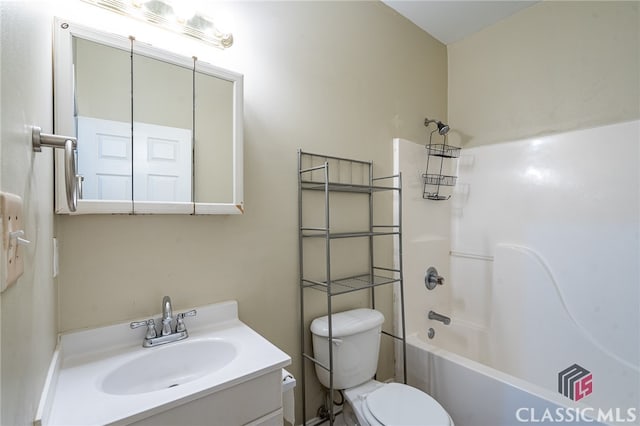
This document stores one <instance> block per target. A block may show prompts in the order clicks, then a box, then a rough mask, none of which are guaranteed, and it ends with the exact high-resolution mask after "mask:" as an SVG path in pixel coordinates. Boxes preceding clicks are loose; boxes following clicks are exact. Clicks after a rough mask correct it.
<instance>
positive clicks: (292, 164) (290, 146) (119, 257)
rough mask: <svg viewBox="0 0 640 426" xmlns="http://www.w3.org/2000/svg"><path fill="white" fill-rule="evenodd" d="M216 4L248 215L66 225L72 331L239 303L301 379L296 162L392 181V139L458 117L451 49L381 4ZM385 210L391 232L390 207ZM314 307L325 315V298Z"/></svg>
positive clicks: (63, 324)
mask: <svg viewBox="0 0 640 426" xmlns="http://www.w3.org/2000/svg"><path fill="white" fill-rule="evenodd" d="M212 7H216V8H219V10H218V12H219V13H218V14H216V15H214V16H227V17H229V21H228V22H232V23H233V26H231V27H229V30H230V31H232V32H233V34H234V39H235V44H234V46H233V47H232V48H231V49H229V50H228V51H225V52H215V49H212V48H208V51H209V53H205V54H203V55H198V58H202V60H204V61H207V62H212V63H216V64H218V65H220V66H223V67H226V68H230V69H232V70H235V71H238V72H241V73H243V74H244V81H245V116H244V120H245V126H244V131H245V149H244V157H245V176H244V179H245V206H246V213H245V214H244V215H242V216H210V217H190V216H135V217H134V216H83V217H68V216H60V217H58V218H57V221H56V225H57V234H58V236H59V237H60V244H61V275H60V277H59V279H58V284H59V300H60V305H59V309H60V329H61V330H62V331H65V330H72V329H78V328H82V327H94V326H98V325H103V324H108V323H113V322H118V321H126V320H130V319H132V318H137V317H144V316H148V315H152V314H155V313H157V312H159V309H160V301H161V298H162V296H163V295H164V294H168V295H170V296H171V297H172V299H173V301H174V305H175V309H176V310H181V309H186V308H188V307H191V306H197V305H203V304H208V303H212V302H217V301H222V300H227V299H236V300H238V301H239V307H240V318H241V319H242V320H243V321H245V322H246V323H247V324H249V325H250V326H252V327H253V328H255V329H256V330H257V331H259V332H260V333H262V334H263V335H264V336H265V337H267V338H268V339H269V340H271V341H272V342H273V343H275V344H276V345H278V346H279V347H280V348H281V349H283V350H284V351H286V352H287V353H289V354H290V355H291V356H292V358H293V359H294V363H293V366H292V372H293V373H294V374H296V375H299V374H300V363H299V359H300V357H299V330H298V324H299V323H298V294H299V293H298V243H297V189H296V185H297V174H296V161H297V159H296V157H297V153H296V151H297V149H298V148H303V149H304V150H307V151H310V152H319V153H327V154H333V155H339V156H347V157H355V158H359V159H366V160H369V159H370V160H373V161H374V162H375V165H376V166H375V172H376V174H379V175H388V174H391V173H392V138H393V137H404V138H407V139H411V140H417V141H420V140H422V139H423V138H424V137H425V131H424V126H423V124H422V123H423V121H424V117H425V116H434V117H439V118H442V119H444V118H445V116H446V107H447V103H446V86H447V72H446V48H445V46H444V45H442V44H441V43H439V42H437V41H435V40H434V39H433V38H431V37H430V36H428V35H427V34H425V33H424V32H422V31H420V30H419V29H418V28H417V27H415V26H413V25H412V24H411V23H409V21H407V20H405V19H404V18H402V17H400V16H399V15H397V14H396V13H395V12H393V11H392V10H391V9H389V8H388V7H386V6H385V5H384V4H382V3H379V2H248V3H244V2H232V3H215V4H213V3H212ZM105 13H106V12H105ZM218 22H220V23H221V25H222V22H224V20H223V19H222V18H221V20H220V21H218ZM211 51H214V52H213V53H211ZM207 54H209V55H210V57H207ZM377 213H378V215H379V217H380V222H381V223H388V222H391V219H390V217H391V210H390V208H389V209H380V211H379V212H377ZM387 217H388V218H389V219H388V220H385V219H386V218H387ZM385 253H386V254H385V257H387V258H390V257H391V254H392V250H391V247H390V245H387V247H386V249H385ZM309 298H314V299H315V303H313V302H310V304H309V312H310V314H309V318H311V316H314V315H319V314H320V313H321V311H322V309H321V307H320V305H321V303H320V302H321V301H324V300H325V298H324V296H323V294H322V293H317V294H312V295H309ZM335 300H336V303H337V305H338V307H345V306H361V305H363V304H365V303H366V300H365V298H364V295H363V296H362V297H359V298H358V297H356V296H353V297H348V296H342V297H339V298H336V299H335ZM386 361H387V363H388V364H390V360H389V359H388V355H387V358H386ZM316 389H317V388H316ZM316 393H318V392H316ZM298 402H300V400H298ZM319 404H320V401H319V400H318V399H317V398H316V399H315V400H314V401H313V402H312V403H310V404H309V414H310V415H311V416H313V415H315V410H316V408H317V407H318V406H319ZM298 407H299V405H298Z"/></svg>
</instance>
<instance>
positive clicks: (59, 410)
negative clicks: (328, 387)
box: [35, 301, 291, 426]
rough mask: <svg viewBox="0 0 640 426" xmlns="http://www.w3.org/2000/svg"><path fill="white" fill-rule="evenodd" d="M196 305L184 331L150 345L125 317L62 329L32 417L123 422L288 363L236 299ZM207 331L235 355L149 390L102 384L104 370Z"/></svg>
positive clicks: (49, 421) (51, 421)
mask: <svg viewBox="0 0 640 426" xmlns="http://www.w3.org/2000/svg"><path fill="white" fill-rule="evenodd" d="M196 309H197V311H198V315H197V316H196V317H193V318H187V319H186V320H185V323H186V324H187V330H188V331H189V337H188V338H187V339H185V340H182V341H178V342H173V343H168V344H166V345H163V346H159V347H154V348H143V347H142V339H143V337H144V334H145V327H141V328H140V329H136V330H131V329H130V328H129V322H127V323H122V324H117V325H114V326H109V327H102V328H97V329H92V330H83V331H79V332H74V333H68V334H64V335H62V336H61V337H60V341H59V344H58V348H57V349H56V353H54V357H53V360H52V365H51V368H50V372H49V377H48V380H47V384H46V386H45V390H44V391H43V396H42V400H41V403H40V408H39V410H38V416H37V419H36V423H35V424H36V425H37V424H41V425H43V426H44V425H60V426H62V425H64V426H71V425H83V426H87V425H103V424H128V423H131V422H134V421H137V420H140V419H143V418H146V417H148V416H150V415H153V414H156V413H159V412H162V411H165V410H167V409H169V408H172V407H175V406H178V405H181V404H184V403H186V402H189V401H192V400H195V399H198V398H202V397H203V396H206V395H208V394H211V393H213V392H217V391H220V390H223V389H227V388H229V387H232V386H234V385H237V384H240V383H243V382H245V381H248V380H251V379H254V378H256V377H258V376H260V375H262V374H265V373H268V372H271V371H275V370H278V369H281V368H283V367H285V366H287V365H289V364H290V363H291V358H290V357H289V356H288V355H287V354H286V353H284V352H282V351H281V350H280V349H278V348H277V347H276V346H274V345H273V344H271V343H270V342H269V341H267V340H266V339H264V338H263V337H262V336H260V335H259V334H258V333H256V332H255V331H253V330H252V329H251V328H250V327H248V326H247V325H245V324H244V323H243V322H241V321H240V320H239V319H238V317H237V303H236V302H235V301H231V302H223V303H218V304H215V305H208V306H205V307H200V308H196ZM211 339H215V340H217V339H221V340H224V341H226V342H228V343H231V344H233V345H234V346H235V348H236V351H237V355H236V357H235V358H234V359H233V360H232V361H231V362H230V363H229V364H227V365H225V366H224V367H223V368H220V369H219V370H216V371H213V372H211V373H208V374H206V375H203V376H202V377H199V378H197V379H195V380H192V381H190V382H187V383H184V384H181V385H180V386H176V387H172V388H167V389H161V390H157V391H153V392H146V393H135V394H124V395H114V394H109V393H106V392H104V391H103V390H102V389H101V384H102V382H103V380H104V378H105V377H106V376H107V375H108V374H109V373H111V372H112V371H114V369H115V368H117V367H118V366H121V365H123V364H126V363H127V362H130V361H131V360H134V359H136V358H138V357H141V356H147V355H148V354H149V353H151V352H153V351H160V350H162V349H163V347H169V346H173V345H180V344H181V343H183V342H194V341H196V340H211ZM161 374H162V371H158V375H161Z"/></svg>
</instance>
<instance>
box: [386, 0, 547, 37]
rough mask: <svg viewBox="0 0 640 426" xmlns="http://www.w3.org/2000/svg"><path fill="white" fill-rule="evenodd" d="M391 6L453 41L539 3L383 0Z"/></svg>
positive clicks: (523, 0) (537, 0)
mask: <svg viewBox="0 0 640 426" xmlns="http://www.w3.org/2000/svg"><path fill="white" fill-rule="evenodd" d="M382 1H383V2H384V3H385V4H386V5H387V6H389V7H391V8H392V9H395V10H396V11H397V12H398V13H399V14H401V15H403V16H404V17H405V18H407V19H409V20H410V21H412V22H413V23H414V24H416V25H417V26H419V27H420V28H422V29H423V30H425V31H426V32H428V33H429V34H431V35H432V36H433V37H435V38H437V39H438V40H440V41H441V42H442V43H444V44H451V43H454V42H456V41H458V40H461V39H463V38H465V37H467V36H468V35H471V34H473V33H475V32H477V31H480V30H481V29H483V28H485V27H488V26H490V25H493V24H494V23H496V22H498V21H500V20H501V19H504V18H506V17H508V16H511V15H513V14H514V13H516V12H518V11H520V10H522V9H525V8H527V7H529V6H533V5H534V4H536V3H539V1H540V0H535V1H525V0H511V1H482V0H475V1H467V0H448V1H447V0H440V1H435V0H434V1H431V0H382Z"/></svg>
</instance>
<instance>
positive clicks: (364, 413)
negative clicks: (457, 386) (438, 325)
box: [311, 309, 453, 426]
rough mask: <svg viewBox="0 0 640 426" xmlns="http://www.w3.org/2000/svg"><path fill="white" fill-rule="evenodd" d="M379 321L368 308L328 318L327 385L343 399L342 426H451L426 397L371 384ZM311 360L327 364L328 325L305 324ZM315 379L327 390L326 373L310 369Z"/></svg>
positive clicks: (398, 387)
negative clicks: (330, 367)
mask: <svg viewBox="0 0 640 426" xmlns="http://www.w3.org/2000/svg"><path fill="white" fill-rule="evenodd" d="M383 322H384V316H383V315H382V314H381V313H380V312H378V311H376V310H373V309H354V310H351V311H345V312H340V313H337V314H334V315H332V317H331V323H332V327H331V328H332V330H331V342H332V344H331V347H332V349H331V351H332V352H333V386H334V389H337V390H341V391H342V393H343V395H344V397H345V407H344V415H345V422H346V423H347V425H360V426H381V425H383V426H401V425H406V426H453V421H452V420H451V417H450V416H449V414H447V412H446V411H445V409H444V408H442V406H441V405H440V404H439V403H438V402H437V401H436V400H434V399H433V398H431V396H429V395H428V394H426V393H424V392H422V391H421V390H419V389H416V388H414V387H411V386H408V385H404V384H400V383H380V382H378V381H376V380H373V377H374V375H375V373H376V368H377V365H378V351H379V349H380V332H381V330H382V323H383ZM311 333H312V335H313V336H312V337H313V338H312V344H313V351H314V356H315V358H316V359H318V360H319V361H320V362H321V363H322V364H323V365H325V366H326V365H328V364H329V359H330V349H329V348H330V345H329V320H328V317H327V316H324V317H320V318H316V319H315V320H313V321H312V322H311ZM316 374H317V376H318V380H319V381H320V383H322V384H323V385H324V386H325V387H327V388H328V387H329V383H330V381H331V380H330V378H329V376H330V375H329V373H328V372H327V370H326V369H325V368H323V367H321V366H319V365H316Z"/></svg>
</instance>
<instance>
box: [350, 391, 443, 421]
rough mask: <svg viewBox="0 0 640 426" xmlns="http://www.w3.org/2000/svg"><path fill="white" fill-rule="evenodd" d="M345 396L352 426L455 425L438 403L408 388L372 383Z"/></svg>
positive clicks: (424, 394) (422, 393)
mask: <svg viewBox="0 0 640 426" xmlns="http://www.w3.org/2000/svg"><path fill="white" fill-rule="evenodd" d="M343 393H344V396H345V401H346V403H347V404H348V406H347V407H348V408H345V410H344V411H343V412H344V413H345V423H346V424H347V425H348V426H352V425H353V426H355V425H361V426H389V425H393V426H401V425H406V426H454V424H453V420H451V417H449V414H447V412H446V411H445V409H444V408H442V406H441V405H440V404H438V402H437V401H436V400H434V399H433V398H431V397H430V396H429V395H428V394H426V393H424V392H422V391H421V390H419V389H416V388H414V387H411V386H408V385H404V384H401V383H380V382H377V381H375V380H371V381H369V382H367V383H365V384H363V385H360V386H357V387H355V388H351V389H345V390H344V391H343Z"/></svg>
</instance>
